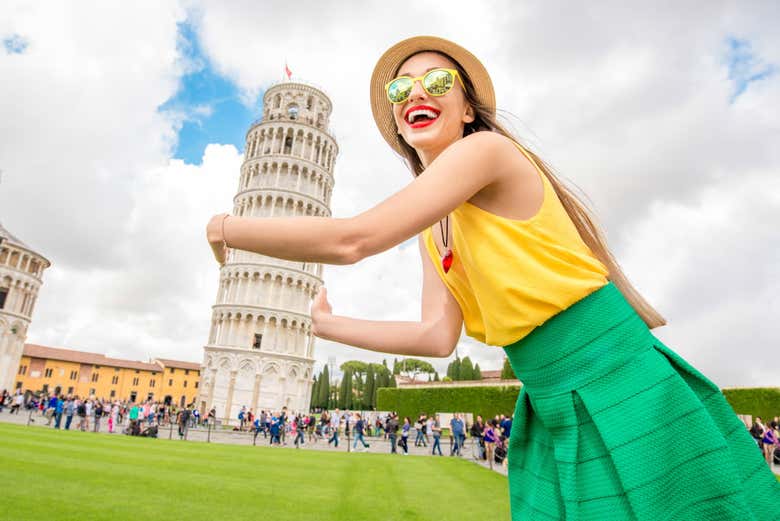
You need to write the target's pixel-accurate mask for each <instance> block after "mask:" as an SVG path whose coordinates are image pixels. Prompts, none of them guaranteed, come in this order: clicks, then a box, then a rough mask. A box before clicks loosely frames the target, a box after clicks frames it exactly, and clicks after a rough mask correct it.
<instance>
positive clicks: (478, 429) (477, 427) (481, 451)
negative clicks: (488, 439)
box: [469, 414, 485, 460]
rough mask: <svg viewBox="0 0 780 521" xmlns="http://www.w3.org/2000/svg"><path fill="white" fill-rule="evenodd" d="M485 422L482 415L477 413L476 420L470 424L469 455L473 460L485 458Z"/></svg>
mask: <svg viewBox="0 0 780 521" xmlns="http://www.w3.org/2000/svg"><path fill="white" fill-rule="evenodd" d="M484 433H485V422H484V421H482V416H480V415H479V414H478V415H477V420H476V421H475V422H474V423H472V424H471V429H469V434H471V456H472V457H473V458H474V459H475V460H481V459H485V440H484V437H483V436H484Z"/></svg>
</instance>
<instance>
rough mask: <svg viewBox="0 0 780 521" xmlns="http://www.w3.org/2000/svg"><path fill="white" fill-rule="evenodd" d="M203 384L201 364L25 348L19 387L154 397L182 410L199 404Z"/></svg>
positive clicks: (32, 346) (83, 394) (101, 395)
mask: <svg viewBox="0 0 780 521" xmlns="http://www.w3.org/2000/svg"><path fill="white" fill-rule="evenodd" d="M185 373H186V374H185ZM199 380H200V365H199V364H196V363H192V362H181V361H177V360H164V359H158V360H155V361H154V362H152V363H149V362H137V361H134V360H123V359H120V358H109V357H107V356H105V355H101V354H97V353H89V352H85V351H75V350H72V349H62V348H55V347H46V346H40V345H35V344H25V345H24V350H23V352H22V359H21V362H20V363H19V369H18V371H17V374H16V388H17V389H22V390H25V391H27V390H30V391H46V392H49V393H60V394H65V395H68V394H70V395H74V396H76V395H78V396H81V397H87V396H94V397H96V398H101V399H119V400H130V401H145V400H147V399H151V400H155V401H166V402H168V403H175V404H176V405H179V406H181V405H184V404H188V403H192V402H193V401H194V400H195V397H196V396H197V394H198V385H199Z"/></svg>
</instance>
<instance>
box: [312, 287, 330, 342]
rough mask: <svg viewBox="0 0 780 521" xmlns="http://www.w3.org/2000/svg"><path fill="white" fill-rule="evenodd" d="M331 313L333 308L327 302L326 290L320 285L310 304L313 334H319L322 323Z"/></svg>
mask: <svg viewBox="0 0 780 521" xmlns="http://www.w3.org/2000/svg"><path fill="white" fill-rule="evenodd" d="M332 315H333V308H332V307H331V306H330V303H329V302H328V290H327V289H325V286H320V289H319V291H318V292H317V295H316V296H315V297H314V301H313V302H312V304H311V329H312V333H314V335H315V336H320V333H322V331H321V329H320V328H321V326H322V324H323V323H324V321H325V320H327V319H328V317H330V316H332Z"/></svg>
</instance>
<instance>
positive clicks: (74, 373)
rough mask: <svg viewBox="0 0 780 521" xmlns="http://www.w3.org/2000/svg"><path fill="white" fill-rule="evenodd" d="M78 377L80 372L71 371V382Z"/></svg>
mask: <svg viewBox="0 0 780 521" xmlns="http://www.w3.org/2000/svg"><path fill="white" fill-rule="evenodd" d="M78 377H79V372H78V371H71V372H70V379H71V380H75V379H76V378H78Z"/></svg>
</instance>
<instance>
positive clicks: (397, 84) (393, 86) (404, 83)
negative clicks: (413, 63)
mask: <svg viewBox="0 0 780 521" xmlns="http://www.w3.org/2000/svg"><path fill="white" fill-rule="evenodd" d="M411 92H412V82H411V80H410V79H409V78H396V79H394V80H393V81H392V82H391V83H390V86H389V87H388V88H387V97H388V98H390V101H391V102H393V103H401V102H402V101H404V100H405V99H406V98H408V97H409V94H410V93H411Z"/></svg>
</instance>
